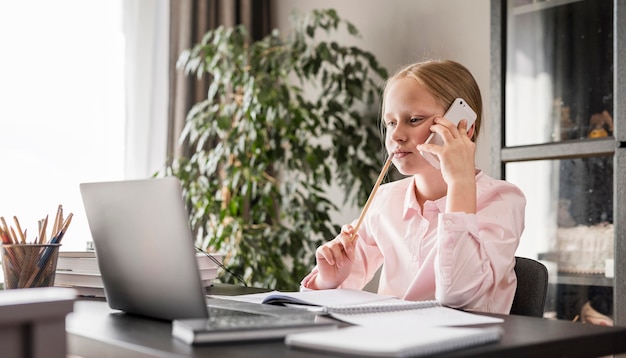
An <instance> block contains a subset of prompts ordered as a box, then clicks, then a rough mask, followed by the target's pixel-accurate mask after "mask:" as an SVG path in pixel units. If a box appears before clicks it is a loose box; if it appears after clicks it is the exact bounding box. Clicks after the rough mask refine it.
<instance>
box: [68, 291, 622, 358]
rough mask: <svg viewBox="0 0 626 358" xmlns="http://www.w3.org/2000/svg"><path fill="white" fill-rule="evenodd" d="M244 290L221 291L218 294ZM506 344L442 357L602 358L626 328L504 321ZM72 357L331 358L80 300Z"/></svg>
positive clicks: (617, 346) (71, 324) (72, 318)
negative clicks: (189, 333) (180, 334)
mask: <svg viewBox="0 0 626 358" xmlns="http://www.w3.org/2000/svg"><path fill="white" fill-rule="evenodd" d="M229 292H230V293H231V294H236V293H247V292H254V289H251V290H247V291H244V292H242V291H241V290H239V289H232V288H228V287H227V286H224V287H217V288H216V289H215V290H214V291H213V292H212V293H214V294H229ZM500 317H502V318H503V319H504V322H503V323H501V324H500V325H501V326H502V328H503V329H504V332H505V334H504V336H503V338H502V340H501V341H500V342H498V343H495V344H489V345H485V346H479V347H474V348H471V349H465V350H461V351H457V352H452V353H449V354H445V355H441V357H461V356H464V357H471V356H476V357H478V356H480V357H534V358H538V357H565V356H567V357H597V356H602V355H610V354H614V353H622V352H626V328H625V327H602V326H593V325H586V324H580V323H573V322H568V321H560V320H547V319H540V318H531V317H522V316H500ZM66 329H67V331H68V349H69V353H71V354H76V355H79V356H84V357H102V356H107V357H209V356H211V357H246V358H247V357H302V358H304V357H327V356H328V354H324V353H315V352H310V351H303V350H296V349H290V348H288V347H286V346H285V345H284V344H283V343H282V341H269V342H253V343H235V344H232V343H231V344H218V345H200V346H189V345H187V344H185V343H182V342H180V341H178V340H177V339H175V338H173V337H172V335H171V324H169V323H168V322H162V321H155V320H150V319H144V318H139V317H134V316H130V315H125V314H123V313H120V312H118V311H114V310H110V309H109V307H108V305H107V304H106V302H98V301H77V302H76V303H75V306H74V312H73V313H70V314H69V315H68V317H67V320H66Z"/></svg>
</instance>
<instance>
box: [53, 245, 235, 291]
mask: <svg viewBox="0 0 626 358" xmlns="http://www.w3.org/2000/svg"><path fill="white" fill-rule="evenodd" d="M211 256H213V257H214V258H215V259H216V260H217V261H218V262H219V263H220V264H221V263H222V260H223V255H222V254H211ZM196 259H197V260H198V269H199V270H200V278H201V279H202V283H203V285H204V287H208V286H210V285H211V283H212V281H213V279H215V278H216V277H217V270H218V268H219V265H218V264H217V263H216V262H214V261H213V260H211V259H210V258H209V257H208V256H206V255H205V254H203V253H198V254H197V255H196ZM54 285H55V286H60V287H71V288H73V289H75V290H76V291H77V292H78V295H79V296H88V297H104V284H103V283H102V277H101V276H100V268H99V267H98V259H97V258H96V253H95V251H59V257H58V259H57V269H56V272H55V279H54Z"/></svg>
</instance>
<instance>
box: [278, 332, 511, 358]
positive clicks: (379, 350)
mask: <svg viewBox="0 0 626 358" xmlns="http://www.w3.org/2000/svg"><path fill="white" fill-rule="evenodd" d="M502 334H503V331H502V329H501V328H500V327H488V328H466V327H462V328H460V327H417V328H415V327H412V328H409V327H398V326H395V327H387V326H382V325H379V326H377V327H370V326H352V327H347V328H342V329H339V330H334V331H325V332H307V333H293V334H288V335H287V336H286V337H285V344H286V345H288V346H290V347H294V348H301V349H308V350H316V351H323V352H332V353H341V354H350V355H355V356H359V357H424V356H431V355H434V354H440V353H445V352H450V351H455V350H459V349H463V348H469V347H474V346H479V345H483V344H489V343H494V342H497V341H499V340H500V338H501V337H502Z"/></svg>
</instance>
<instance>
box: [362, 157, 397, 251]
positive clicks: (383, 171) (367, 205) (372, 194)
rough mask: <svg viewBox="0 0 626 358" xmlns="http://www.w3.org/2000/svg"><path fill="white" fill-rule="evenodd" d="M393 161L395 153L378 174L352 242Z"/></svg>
mask: <svg viewBox="0 0 626 358" xmlns="http://www.w3.org/2000/svg"><path fill="white" fill-rule="evenodd" d="M392 159H393V153H391V154H389V158H387V161H386V162H385V165H384V166H383V169H382V170H381V171H380V174H378V179H376V183H375V184H374V188H372V192H371V193H370V196H369V198H367V201H366V202H365V206H363V210H362V211H361V215H359V220H358V221H357V222H356V225H355V226H354V235H352V240H354V239H356V233H357V231H359V227H360V226H361V223H362V222H363V219H364V218H365V214H366V213H367V210H368V209H369V207H370V204H371V203H372V199H374V195H376V191H377V190H378V187H379V186H380V183H382V181H383V178H384V177H385V174H387V171H388V170H389V167H390V166H391V160H392Z"/></svg>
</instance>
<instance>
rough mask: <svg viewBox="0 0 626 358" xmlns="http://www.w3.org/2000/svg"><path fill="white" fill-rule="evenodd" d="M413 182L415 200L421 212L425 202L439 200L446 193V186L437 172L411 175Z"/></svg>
mask: <svg viewBox="0 0 626 358" xmlns="http://www.w3.org/2000/svg"><path fill="white" fill-rule="evenodd" d="M413 182H414V183H415V188H414V191H415V198H416V199H417V202H418V204H419V206H420V208H421V209H422V210H423V209H424V203H425V202H426V201H428V200H431V201H434V200H437V199H440V198H442V197H444V196H445V195H446V194H447V192H448V185H447V184H446V182H445V181H444V180H443V177H442V176H441V172H440V171H438V170H433V171H429V172H428V173H425V174H416V175H413Z"/></svg>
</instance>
